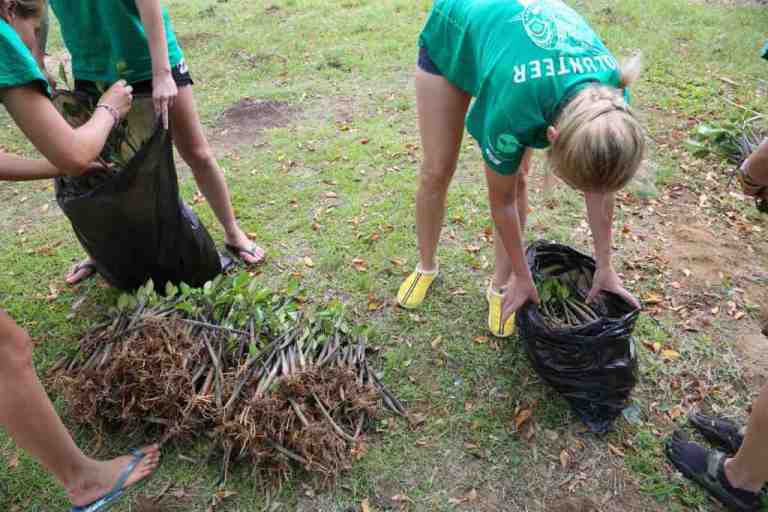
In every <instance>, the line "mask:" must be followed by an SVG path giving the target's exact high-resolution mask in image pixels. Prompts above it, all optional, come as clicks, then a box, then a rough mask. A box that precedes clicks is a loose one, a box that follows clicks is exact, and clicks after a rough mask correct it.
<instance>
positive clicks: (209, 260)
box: [55, 92, 222, 290]
mask: <svg viewBox="0 0 768 512" xmlns="http://www.w3.org/2000/svg"><path fill="white" fill-rule="evenodd" d="M55 104H56V105H57V107H58V109H59V111H60V112H61V113H62V115H63V116H64V117H65V118H66V119H67V121H68V122H69V123H70V124H72V125H73V126H75V127H77V126H79V125H81V124H82V123H83V122H84V121H86V120H87V119H88V118H89V117H90V114H91V112H92V111H93V107H94V105H95V101H94V99H93V98H91V97H89V96H87V95H76V94H74V93H68V92H67V93H60V94H58V95H57V97H56V98H55ZM133 105H134V106H133V108H132V109H131V112H130V113H129V115H128V116H127V118H126V119H125V120H124V121H123V122H122V123H121V124H120V125H119V126H118V127H116V128H115V129H114V130H113V131H112V133H111V134H110V137H109V141H108V142H107V144H106V146H105V148H104V151H103V152H102V155H101V158H102V160H103V161H104V162H105V163H108V164H109V169H108V170H107V171H104V172H96V173H91V174H88V175H86V176H82V177H61V178H57V179H56V200H57V202H58V204H59V206H60V207H61V209H62V210H63V211H64V214H65V215H66V216H67V218H68V219H69V221H70V222H71V224H72V227H73V228H74V231H75V234H76V235H77V238H78V240H80V243H81V244H82V246H83V248H84V249H85V251H86V252H87V253H88V255H89V256H90V257H91V258H92V259H93V261H94V262H95V265H96V269H97V271H98V272H99V273H100V274H101V275H102V276H104V278H105V279H106V280H107V281H108V282H109V283H110V284H111V285H112V286H114V287H116V288H120V289H124V290H132V289H135V288H138V287H139V286H141V285H143V284H144V283H145V282H146V281H147V280H148V279H150V278H151V279H152V280H153V281H154V283H155V285H156V286H159V287H161V288H160V289H164V287H165V283H167V282H172V283H174V284H178V283H181V282H185V283H187V284H189V285H191V286H201V285H203V284H204V283H205V282H206V281H208V280H210V279H212V278H213V277H215V276H216V275H217V274H219V273H221V271H222V268H221V261H220V258H219V254H218V252H217V250H216V246H215V244H214V242H213V240H212V239H211V236H210V235H209V234H208V231H207V230H206V229H205V227H204V226H203V225H202V224H201V223H200V221H199V219H198V218H197V216H196V215H195V214H194V213H193V212H192V210H191V209H190V208H189V207H188V206H187V205H185V204H184V203H183V202H182V200H181V198H180V196H179V187H178V178H177V175H176V166H175V164H174V160H173V147H172V143H171V136H170V134H169V133H168V132H167V131H166V130H165V129H163V128H162V126H161V125H159V124H158V123H157V122H156V120H155V116H154V112H153V108H152V99H151V98H149V97H146V98H139V97H137V98H136V99H135V100H134V104H133Z"/></svg>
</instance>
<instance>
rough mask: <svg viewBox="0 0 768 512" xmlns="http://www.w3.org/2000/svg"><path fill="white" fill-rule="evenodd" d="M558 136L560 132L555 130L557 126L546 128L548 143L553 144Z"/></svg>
mask: <svg viewBox="0 0 768 512" xmlns="http://www.w3.org/2000/svg"><path fill="white" fill-rule="evenodd" d="M559 136H560V132H559V131H557V128H555V127H554V126H550V127H549V128H547V140H549V143H550V144H554V143H555V141H556V140H557V138H558V137H559Z"/></svg>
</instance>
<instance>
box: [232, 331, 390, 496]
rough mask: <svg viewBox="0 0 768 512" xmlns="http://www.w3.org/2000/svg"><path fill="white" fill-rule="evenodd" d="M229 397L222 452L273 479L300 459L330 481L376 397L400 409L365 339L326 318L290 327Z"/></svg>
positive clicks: (354, 446)
mask: <svg viewBox="0 0 768 512" xmlns="http://www.w3.org/2000/svg"><path fill="white" fill-rule="evenodd" d="M330 320H332V319H330ZM241 395H242V397H243V399H242V400H238V398H239V397H240V396H241ZM233 401H236V404H235V405H234V406H233V407H229V405H230V404H227V406H226V407H225V414H224V416H223V417H222V418H221V419H222V421H221V422H220V423H219V427H218V429H217V434H218V436H219V438H220V439H221V442H222V444H223V445H224V446H225V447H226V448H227V453H234V454H235V455H236V457H238V458H246V459H248V460H250V462H251V463H252V464H253V466H254V468H255V469H256V470H257V471H260V472H262V473H267V474H271V475H272V477H277V478H284V477H286V476H287V475H288V474H289V473H290V469H291V465H292V463H297V464H299V466H300V467H301V468H303V469H304V470H306V471H307V472H309V473H313V474H317V475H320V476H322V477H323V479H324V480H326V481H332V480H333V478H334V477H335V476H336V475H337V474H338V473H339V472H340V471H342V470H346V469H349V468H350V467H351V463H352V461H353V458H354V455H355V453H356V451H357V450H358V445H359V443H360V442H361V437H360V436H361V434H362V433H363V432H365V431H366V430H367V427H369V426H370V425H372V424H373V420H374V419H375V418H376V417H377V416H378V414H379V410H380V407H379V404H380V402H381V404H382V405H384V406H385V407H386V408H387V409H389V410H390V411H392V412H394V413H396V414H401V415H403V414H405V409H404V408H403V406H402V404H400V402H399V401H398V400H397V399H396V398H395V397H394V396H392V395H391V394H390V393H389V391H388V390H387V389H386V388H385V387H384V386H383V385H382V383H381V381H380V380H379V379H378V378H377V377H376V375H375V373H374V372H372V371H371V370H370V369H369V367H368V363H367V360H366V355H365V344H364V341H363V339H362V338H360V337H354V336H351V335H349V334H348V333H347V332H345V329H344V328H343V326H342V325H341V324H340V323H338V322H335V325H334V322H329V321H323V320H321V321H319V322H315V323H311V324H310V325H309V326H308V327H305V328H303V330H294V331H292V332H290V333H288V334H287V335H286V336H284V341H282V343H280V344H279V345H278V346H275V347H274V349H273V350H272V351H271V353H270V354H269V356H267V358H266V360H265V363H264V364H263V365H261V367H260V368H259V369H258V370H250V371H249V370H246V371H245V372H244V373H243V374H242V375H241V376H240V377H239V378H238V379H237V384H236V387H235V389H234V391H233V394H232V397H231V398H230V403H234V402H233Z"/></svg>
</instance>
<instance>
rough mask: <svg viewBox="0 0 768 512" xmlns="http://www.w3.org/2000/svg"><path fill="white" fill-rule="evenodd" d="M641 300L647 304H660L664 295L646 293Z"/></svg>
mask: <svg viewBox="0 0 768 512" xmlns="http://www.w3.org/2000/svg"><path fill="white" fill-rule="evenodd" d="M643 301H644V302H645V303H646V304H649V305H653V304H661V303H662V302H664V297H662V296H661V295H658V294H656V293H648V294H646V296H645V297H643Z"/></svg>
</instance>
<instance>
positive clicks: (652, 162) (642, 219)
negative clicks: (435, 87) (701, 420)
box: [0, 0, 768, 512]
mask: <svg viewBox="0 0 768 512" xmlns="http://www.w3.org/2000/svg"><path fill="white" fill-rule="evenodd" d="M166 3H167V4H168V6H169V8H170V10H171V13H172V17H173V19H174V26H175V29H176V31H177V34H178V35H179V37H180V41H181V43H182V45H183V47H184V51H185V54H186V58H187V61H188V63H189V66H190V70H191V73H192V75H193V78H194V79H195V80H196V85H195V87H194V91H195V94H196V96H197V100H198V106H199V109H200V111H201V116H202V118H203V120H204V123H205V125H206V129H207V131H208V133H209V135H210V137H211V140H212V143H213V144H214V146H215V149H216V152H217V154H218V156H219V158H220V163H221V165H222V167H223V168H224V169H225V172H226V177H227V180H228V182H229V185H230V187H231V191H232V195H233V201H234V204H235V208H236V211H237V215H238V217H239V219H240V221H241V223H242V225H243V227H244V228H245V229H246V231H247V232H249V233H252V234H253V236H255V237H256V239H257V241H258V242H259V243H260V244H262V245H263V246H264V247H265V248H266V249H267V252H268V258H269V259H268V263H267V264H266V265H265V266H264V267H262V268H261V273H260V275H259V276H258V279H261V280H263V281H264V282H265V283H268V284H269V285H270V286H272V287H274V288H275V289H280V288H281V287H283V286H285V285H286V284H287V283H288V281H289V280H290V279H295V278H298V279H299V280H300V281H301V283H302V285H303V286H304V288H305V289H306V291H307V296H308V297H309V298H310V299H311V300H312V301H315V302H324V301H327V300H330V299H332V298H340V299H341V300H343V301H344V302H345V303H346V304H347V307H348V310H349V312H350V313H349V314H350V315H351V317H352V318H353V319H354V321H355V322H356V323H366V324H368V325H370V326H371V328H372V330H371V340H370V343H371V344H372V345H375V346H377V347H378V348H379V349H380V352H379V353H380V357H379V358H378V360H376V361H375V362H374V364H375V365H376V366H378V367H379V368H380V369H381V370H382V371H383V372H384V375H385V381H386V383H387V384H388V386H389V387H390V389H392V390H393V391H394V392H395V394H396V395H398V396H399V397H400V398H402V399H403V400H405V401H407V402H408V404H409V409H410V411H411V412H412V413H413V414H414V415H417V416H416V417H418V418H421V419H423V421H417V422H410V423H409V422H407V421H404V420H396V419H392V420H386V421H382V422H381V423H380V424H379V425H378V428H377V430H376V432H375V433H371V434H370V435H369V437H368V440H367V445H368V452H367V453H366V454H365V456H364V457H362V458H361V459H360V460H359V461H358V462H357V463H356V465H355V467H354V469H353V470H352V471H351V472H350V473H348V474H345V475H344V476H343V477H342V478H341V479H340V481H339V482H338V484H337V486H336V487H334V488H333V489H331V490H325V489H321V488H317V487H316V486H315V485H313V482H312V481H311V480H307V479H306V478H303V477H301V475H297V477H296V478H295V479H293V480H292V481H290V482H287V483H286V484H285V485H284V486H282V488H280V489H279V490H276V491H271V492H268V490H267V488H265V487H264V486H263V485H262V484H260V483H259V482H256V481H255V480H254V479H253V477H252V475H251V474H250V472H249V468H248V467H243V466H238V467H236V468H235V471H234V473H233V474H232V475H230V479H229V481H228V482H227V483H226V486H225V490H226V491H227V493H226V494H227V495H228V497H227V498H226V499H224V500H223V501H222V502H221V503H220V504H219V505H218V506H217V507H216V508H215V510H220V511H251V510H253V511H261V510H269V511H272V510H301V511H310V510H322V511H346V510H359V509H360V507H361V505H362V504H363V502H364V500H367V503H368V505H369V506H370V510H401V509H402V510H424V511H431V510H435V511H449V510H482V511H485V510H489V511H491V510H531V511H539V510H541V511H544V510H547V511H563V512H564V511H577V510H584V511H587V510H601V511H604V510H616V511H624V510H638V511H640V510H643V511H645V510H658V511H662V510H663V511H669V510H685V509H692V510H701V511H704V510H718V507H717V506H716V505H714V504H713V503H712V502H711V501H710V500H709V499H708V498H707V497H706V496H705V495H704V494H703V493H702V492H700V491H699V490H698V489H697V488H696V487H694V486H692V485H689V484H687V483H686V481H684V480H683V479H682V477H680V476H679V474H678V473H677V472H676V471H674V470H672V469H671V468H670V466H669V465H668V464H667V462H666V458H665V456H664V453H663V441H664V439H665V437H666V436H667V435H669V434H670V433H671V432H672V431H673V429H674V428H675V427H676V426H677V425H682V424H683V423H684V420H685V415H686V413H687V411H688V410H689V409H690V408H692V407H700V406H703V407H704V408H706V409H709V410H712V411H715V412H718V413H722V414H725V415H731V416H735V417H738V418H740V419H744V418H745V417H746V414H747V407H748V405H749V403H750V401H751V399H752V397H753V396H754V394H755V392H756V391H757V390H758V389H759V385H760V384H761V383H763V382H765V380H766V376H767V375H768V347H766V342H765V341H764V339H763V338H762V337H761V336H759V335H758V333H759V327H758V325H759V321H760V319H761V311H760V308H761V306H762V304H763V303H764V301H765V299H766V298H768V295H767V294H766V292H765V291H764V289H765V284H766V282H768V273H766V271H765V270H764V269H766V268H767V267H768V265H766V264H767V263H768V243H767V242H766V240H765V232H764V229H766V228H765V222H764V219H763V218H761V217H760V216H759V214H758V213H756V211H755V209H754V207H753V205H752V204H751V202H750V201H746V200H745V199H744V198H743V197H742V196H741V195H740V194H739V193H738V190H737V188H736V187H735V186H734V185H730V186H729V178H728V174H727V168H726V167H725V166H724V165H723V164H722V163H720V162H719V161H717V160H714V159H709V160H698V159H694V158H693V157H691V156H690V155H689V154H688V152H687V151H686V150H685V149H684V147H683V146H682V141H683V140H684V139H686V138H687V137H688V136H689V133H690V131H691V129H692V128H693V127H694V126H695V125H696V124H697V123H699V122H712V121H717V120H724V119H743V118H745V117H750V116H751V115H753V113H752V112H754V111H757V112H762V111H764V110H765V108H764V105H765V101H766V93H768V82H766V80H764V79H763V77H765V76H767V75H766V72H768V63H766V62H765V61H762V60H761V59H759V55H758V50H759V48H760V46H761V44H762V43H763V42H764V39H765V27H766V26H767V24H768V11H766V9H765V7H759V6H753V5H749V4H745V3H743V2H727V5H725V3H724V4H723V5H721V4H719V3H718V2H717V1H707V2H705V1H703V0H653V1H651V2H648V1H642V0H622V1H621V2H618V1H613V0H594V1H590V2H586V1H578V2H570V3H571V4H572V5H574V6H575V7H576V8H577V9H578V10H580V12H582V13H584V14H585V15H586V17H587V18H588V19H589V21H590V22H591V23H592V24H593V25H594V26H595V27H596V28H597V31H598V33H600V34H601V35H602V36H603V37H604V39H605V40H606V42H607V44H608V46H609V48H611V49H612V50H613V51H614V52H615V53H616V54H618V55H627V54H629V53H631V52H634V51H635V50H638V49H639V50H642V51H643V53H644V56H645V62H646V67H645V72H644V75H643V77H642V80H641V81H640V83H639V84H638V85H637V86H636V87H634V88H633V91H632V95H633V101H634V104H635V106H636V108H637V109H638V111H639V112H640V115H641V116H642V117H643V119H644V120H645V123H646V125H647V128H648V136H649V140H650V142H651V147H652V151H651V152H650V154H649V158H648V161H647V162H646V164H645V165H644V168H643V171H642V173H641V176H640V177H639V178H638V180H637V181H636V182H635V183H634V184H633V185H632V186H630V187H629V190H628V191H626V192H623V193H621V194H620V195H619V201H618V203H619V207H618V211H617V218H616V231H615V237H614V238H615V243H614V245H615V248H616V251H615V263H616V266H617V267H618V268H619V269H620V270H621V271H622V272H623V274H624V277H625V282H626V284H627V286H628V287H629V288H630V289H631V290H633V291H634V292H635V293H636V294H637V295H638V296H639V297H642V298H643V299H644V300H645V302H646V304H647V306H648V308H647V310H646V312H645V314H644V315H643V316H642V317H641V320H640V322H639V324H638V328H637V331H636V335H637V341H638V349H639V354H640V361H641V363H640V364H641V375H640V384H639V385H638V387H637V390H636V393H635V396H634V402H635V404H636V405H637V408H638V410H639V416H638V417H637V418H635V419H634V420H633V421H632V422H629V421H625V420H623V419H621V420H620V421H619V422H618V423H617V429H616V431H615V432H614V433H611V434H609V435H608V436H607V437H604V438H595V437H593V436H590V435H587V434H585V433H584V429H583V428H582V427H581V426H580V425H579V424H578V423H577V422H576V421H575V419H574V417H573V416H572V415H571V413H570V412H569V410H568V408H567V406H566V404H565V402H564V401H563V400H562V399H560V398H559V397H558V396H556V394H555V393H554V392H553V391H552V390H550V389H549V388H547V387H546V386H545V385H544V384H543V383H542V382H541V381H540V380H539V379H538V378H537V376H536V374H535V373H534V372H533V371H532V370H531V368H530V367H529V364H528V363H527V361H526V359H525V356H524V353H523V350H522V347H521V346H520V345H519V343H518V342H517V340H516V339H514V338H513V339H511V340H509V341H505V342H503V343H500V342H495V341H494V340H493V339H489V338H488V337H487V335H486V332H485V325H486V317H485V315H486V303H485V299H484V289H485V286H486V279H487V278H488V276H489V273H490V272H491V270H492V265H493V247H492V243H491V242H490V241H489V236H488V235H487V234H488V233H489V230H490V227H491V221H490V216H489V210H488V206H487V199H486V190H485V185H484V178H483V175H482V172H481V162H482V160H481V157H480V155H479V153H478V151H477V149H476V147H475V144H474V142H473V141H472V140H470V139H469V138H466V139H465V144H464V149H463V151H462V155H461V160H460V163H459V168H458V171H457V174H456V179H455V181H454V184H453V186H452V188H451V192H450V195H449V199H448V203H449V204H448V214H447V218H446V224H445V228H444V230H443V236H442V240H441V245H440V252H439V257H440V261H441V270H442V279H441V281H440V282H439V284H438V285H437V286H436V287H435V288H434V292H433V293H432V295H431V297H430V299H429V301H428V302H427V303H426V305H425V307H424V308H423V309H421V310H419V311H416V312H408V311H404V310H401V309H398V308H397V307H395V305H394V296H395V293H396V291H397V288H398V286H399V284H400V282H401V280H402V279H403V277H404V275H405V273H407V272H408V271H410V270H411V269H412V267H413V266H414V265H415V264H416V238H415V230H414V197H415V191H416V178H417V172H418V165H419V160H420V148H419V138H418V133H417V130H416V111H415V101H414V90H413V84H412V74H413V70H414V67H415V60H416V40H417V36H418V33H419V30H420V28H421V25H422V24H423V22H424V20H425V17H426V14H427V12H428V10H429V7H430V5H431V2H430V1H428V0H380V1H373V0H274V1H270V2H254V1H251V0H218V1H214V0H183V1H182V0H172V1H169V2H166ZM50 52H51V53H52V54H54V56H58V57H61V55H62V46H61V43H60V38H59V36H58V29H57V27H54V28H53V33H52V47H51V48H50ZM0 127H2V137H1V138H0V141H1V142H0V143H1V144H2V149H4V150H6V151H10V152H13V153H18V154H24V155H33V154H34V150H32V149H31V147H30V145H29V144H28V143H26V142H25V141H24V139H23V137H22V135H21V134H20V132H19V131H18V130H16V129H15V128H14V126H13V124H12V121H11V120H10V119H9V118H8V116H7V115H6V114H5V111H2V112H0ZM543 162H544V159H543V157H542V158H540V159H539V160H538V161H537V164H536V169H535V172H534V177H533V182H534V185H533V187H532V188H533V190H531V204H532V209H533V211H532V214H531V216H530V221H529V227H528V231H527V233H526V236H527V238H528V239H529V240H531V241H533V240H535V239H540V238H548V239H555V240H558V241H561V242H564V243H568V244H571V245H574V246H576V247H579V248H582V249H585V250H588V251H589V250H591V243H590V238H589V232H588V229H587V227H586V223H585V219H586V217H585V210H584V205H583V200H582V199H581V198H580V197H579V196H578V194H576V193H575V192H573V191H571V190H570V189H568V188H567V187H565V186H564V185H559V186H558V187H557V188H556V189H555V190H554V191H553V192H552V194H551V195H550V196H549V197H544V195H543V192H542V187H541V177H542V176H543V174H544V173H543V170H544V164H543ZM181 168H182V169H184V168H185V167H184V166H183V165H181ZM181 181H182V192H183V195H184V197H185V199H187V200H188V201H189V202H191V203H193V204H194V208H195V210H196V211H197V212H198V214H199V215H200V216H201V218H202V219H203V221H204V222H205V223H206V225H207V226H209V229H210V230H211V232H212V234H214V236H215V237H216V238H217V240H218V241H219V242H221V237H222V233H221V230H220V229H219V227H218V225H217V224H216V222H215V220H214V218H213V216H212V213H211V211H210V209H209V208H208V206H207V205H206V204H205V202H203V201H200V200H199V198H197V188H196V186H195V184H194V180H193V179H192V177H191V175H190V174H189V173H188V172H186V171H184V172H183V173H182V178H181ZM0 248H2V250H0V293H1V294H2V295H0V306H2V307H3V309H5V310H7V311H8V312H9V314H11V316H13V317H14V318H15V319H16V320H17V321H18V322H19V323H20V324H21V325H22V326H24V327H25V328H26V329H28V330H29V332H30V333H31V334H32V335H33V337H34V339H35V340H36V346H35V362H36V365H37V368H38V369H39V371H40V373H41V374H42V373H44V372H45V370H46V368H47V367H49V366H50V365H51V364H52V362H53V360H54V358H55V357H56V355H57V354H59V353H60V352H61V351H62V350H66V349H67V348H68V347H69V348H71V347H73V346H74V344H75V343H76V341H77V338H78V335H79V334H80V333H82V332H83V331H84V329H85V328H86V327H87V326H88V325H89V324H90V323H92V322H93V321H94V319H95V318H97V317H98V315H99V314H100V313H102V312H103V311H104V310H105V309H106V308H108V307H110V306H111V305H113V304H114V302H115V300H116V297H117V294H116V293H115V292H114V291H112V290H109V289H107V288H106V287H105V285H104V283H103V282H101V281H100V280H92V281H90V282H88V283H87V284H84V285H82V286H79V287H77V288H74V289H72V288H68V287H66V285H65V284H64V282H63V276H64V274H65V272H66V271H67V269H68V268H69V267H70V265H71V264H72V263H73V262H75V261H78V259H79V258H81V257H82V252H81V249H80V248H79V245H78V243H77V241H76V239H75V237H74V235H73V233H72V231H71V229H70V227H69V224H68V222H67V220H66V218H64V216H63V215H62V214H61V212H60V211H59V210H58V208H57V207H56V204H55V201H54V198H53V187H52V184H51V183H47V182H37V183H24V184H9V183H2V184H0ZM357 258H359V259H362V260H364V263H365V264H364V265H361V264H360V262H359V260H357V261H356V264H353V260H355V259H357ZM54 398H55V397H54ZM57 407H58V408H59V410H60V411H61V412H62V414H63V415H64V417H65V419H66V421H67V423H68V425H70V426H72V428H73V430H74V432H76V435H77V439H78V442H79V443H81V445H82V446H83V447H84V448H85V449H86V450H87V451H88V452H89V453H95V454H97V455H98V456H102V457H105V456H111V455H116V454H120V453H122V452H123V451H124V450H125V449H126V448H127V447H129V446H132V445H133V444H134V443H135V442H136V440H135V439H131V438H128V437H124V436H118V437H109V438H101V437H100V436H99V435H97V434H96V433H95V432H94V431H93V430H91V429H89V428H86V427H78V426H77V424H76V422H75V421H74V420H75V418H72V417H68V416H67V408H66V404H65V403H63V401H62V400H58V401H57ZM528 410H530V411H531V413H532V416H531V420H529V421H528V422H527V423H526V424H524V425H523V426H522V427H521V429H520V430H521V431H520V432H518V429H517V427H516V422H515V419H516V418H518V417H519V415H520V413H521V412H523V411H528ZM205 453H206V446H205V445H204V444H201V445H200V446H178V447H170V448H168V449H167V450H166V451H165V453H164V459H163V465H162V467H161V468H160V470H159V471H158V473H157V475H156V476H155V477H154V478H153V479H152V480H151V481H150V482H149V483H148V484H147V485H146V486H144V487H143V488H142V489H141V491H140V492H135V493H132V494H131V495H130V497H129V498H127V499H124V500H123V501H122V503H121V504H120V505H119V506H118V507H116V510H124V511H128V510H143V511H144V512H148V511H150V510H201V511H204V510H209V509H208V506H209V504H210V503H211V500H212V497H213V494H214V493H215V492H216V489H215V488H214V484H215V482H216V481H217V480H218V476H219V471H220V468H219V467H218V466H217V465H216V463H213V462H212V463H209V464H208V463H195V462H190V460H194V459H202V458H204V456H205ZM169 486H170V487H169ZM162 491H165V492H164V495H163V499H162V502H161V503H162V505H161V506H160V508H157V509H155V508H150V507H148V506H147V501H146V499H147V498H148V497H152V496H156V495H158V494H159V493H161V492H162ZM229 493H232V494H231V495H229ZM66 505H67V501H66V499H65V496H64V494H63V492H62V490H61V489H60V488H59V487H58V486H57V485H56V483H55V482H54V481H53V480H52V479H51V478H50V477H49V476H48V475H46V473H45V472H44V471H43V470H42V469H41V468H40V466H38V465H37V464H36V463H35V462H33V461H32V460H31V459H30V458H29V457H27V456H26V455H25V454H24V453H21V452H19V451H17V449H16V447H15V446H14V444H13V442H12V441H11V440H10V439H9V438H7V437H4V436H3V434H1V433H0V509H2V510H16V511H22V510H23V511H50V510H63V509H65V508H66ZM767 510H768V508H767Z"/></svg>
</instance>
